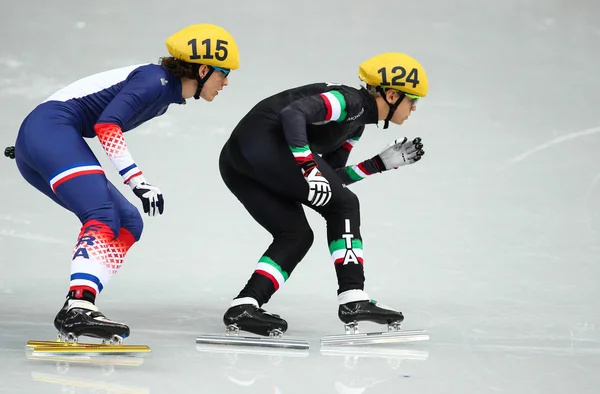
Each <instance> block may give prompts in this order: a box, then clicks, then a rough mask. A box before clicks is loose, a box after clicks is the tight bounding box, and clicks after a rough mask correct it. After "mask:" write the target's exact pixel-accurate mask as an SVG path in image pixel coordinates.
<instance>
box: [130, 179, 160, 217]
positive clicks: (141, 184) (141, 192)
mask: <svg viewBox="0 0 600 394" xmlns="http://www.w3.org/2000/svg"><path fill="white" fill-rule="evenodd" d="M128 185H129V187H131V190H133V192H134V193H135V195H136V196H138V198H139V199H140V200H142V206H143V208H144V213H147V214H148V216H156V215H157V214H160V215H162V213H163V211H164V209H165V201H164V199H163V195H162V192H161V191H160V189H159V188H158V187H156V186H152V185H150V184H149V183H147V182H146V178H144V176H143V175H138V176H136V177H133V178H131V180H130V181H129V183H128Z"/></svg>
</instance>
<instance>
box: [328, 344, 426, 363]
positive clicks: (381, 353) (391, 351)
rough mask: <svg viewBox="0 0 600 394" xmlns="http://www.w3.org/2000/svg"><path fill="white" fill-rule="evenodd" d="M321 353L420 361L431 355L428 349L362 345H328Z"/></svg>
mask: <svg viewBox="0 0 600 394" xmlns="http://www.w3.org/2000/svg"><path fill="white" fill-rule="evenodd" d="M321 354H322V355H324V356H344V357H359V358H383V359H399V360H419V361H425V360H427V358H428V357H429V352H428V351H426V350H425V351H423V350H412V349H401V348H400V349H399V348H390V347H376V348H367V347H362V346H361V347H356V346H347V347H344V346H326V347H322V348H321Z"/></svg>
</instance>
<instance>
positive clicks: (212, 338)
mask: <svg viewBox="0 0 600 394" xmlns="http://www.w3.org/2000/svg"><path fill="white" fill-rule="evenodd" d="M196 343H197V344H206V345H237V346H256V347H262V348H279V349H296V350H308V347H309V346H308V342H307V341H303V340H300V339H291V338H290V339H283V338H271V337H264V338H263V337H243V336H238V335H200V336H198V337H196Z"/></svg>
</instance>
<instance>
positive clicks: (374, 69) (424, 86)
mask: <svg viewBox="0 0 600 394" xmlns="http://www.w3.org/2000/svg"><path fill="white" fill-rule="evenodd" d="M358 77H359V78H360V79H361V80H362V81H363V82H365V83H367V84H369V85H371V86H381V87H382V88H391V89H396V90H399V91H401V92H403V93H405V94H406V95H408V96H409V97H413V98H420V97H425V96H426V95H427V91H428V90H429V84H428V82H427V74H426V73H425V70H424V69H423V66H421V64H420V63H419V62H418V61H417V60H416V59H414V58H412V57H411V56H409V55H406V54H404V53H400V52H387V53H382V54H380V55H377V56H374V57H372V58H370V59H369V60H367V61H365V62H363V63H361V65H360V66H359V68H358Z"/></svg>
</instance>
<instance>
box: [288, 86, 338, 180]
mask: <svg viewBox="0 0 600 394" xmlns="http://www.w3.org/2000/svg"><path fill="white" fill-rule="evenodd" d="M346 115H347V114H346V99H345V98H344V96H343V94H342V93H340V92H338V91H329V92H326V93H321V94H318V95H314V96H310V97H306V98H303V99H300V100H296V101H294V102H293V103H291V104H289V105H288V106H287V107H285V108H284V109H283V110H282V111H281V120H282V124H283V134H284V137H285V139H286V141H287V144H288V146H289V148H290V150H291V151H292V153H293V155H294V158H295V159H296V162H297V163H298V165H299V166H301V167H303V168H304V167H306V166H316V162H315V161H314V158H313V155H312V151H311V149H310V146H309V144H308V136H307V129H306V126H307V125H308V124H311V123H319V122H342V121H344V119H346Z"/></svg>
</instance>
